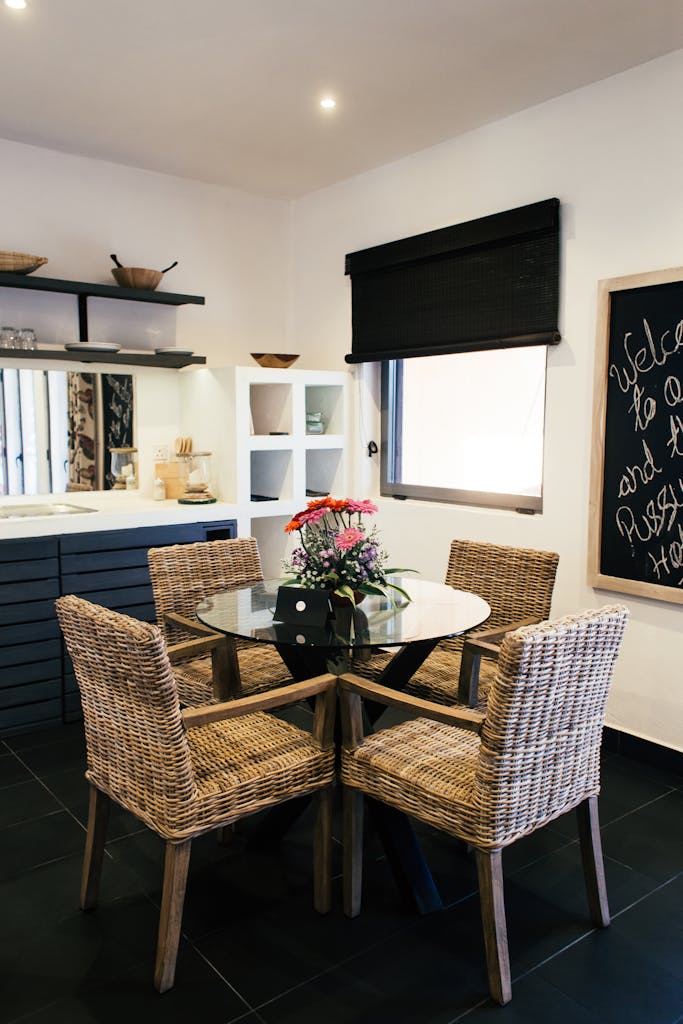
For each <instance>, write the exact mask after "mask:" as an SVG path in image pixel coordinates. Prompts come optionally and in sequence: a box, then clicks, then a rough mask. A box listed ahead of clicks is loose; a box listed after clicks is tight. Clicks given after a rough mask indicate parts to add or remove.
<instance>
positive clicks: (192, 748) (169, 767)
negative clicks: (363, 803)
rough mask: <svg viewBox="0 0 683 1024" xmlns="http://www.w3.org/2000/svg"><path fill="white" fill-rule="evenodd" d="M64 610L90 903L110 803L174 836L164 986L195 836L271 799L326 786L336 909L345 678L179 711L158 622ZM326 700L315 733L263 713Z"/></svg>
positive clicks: (318, 885)
mask: <svg viewBox="0 0 683 1024" xmlns="http://www.w3.org/2000/svg"><path fill="white" fill-rule="evenodd" d="M57 614H58V617H59V622H60V625H61V627H62V631H63V633H64V637H65V639H66V645H67V647H68V650H69V654H70V655H71V658H72V660H73V663H74V669H75V672H76V678H77V680H78V685H79V688H80V692H81V701H82V704H83V714H84V719H85V739H86V745H87V770H86V773H85V774H86V779H87V780H88V781H89V783H90V813H89V818H88V834H87V840H86V848H85V859H84V864H83V879H82V886H81V907H82V908H83V909H84V910H86V909H89V908H91V907H93V906H94V905H95V902H96V900H97V892H98V888H99V879H100V873H101V869H102V859H103V854H104V842H105V836H106V826H107V817H108V813H109V806H110V801H111V800H114V801H116V803H119V804H121V806H122V807H125V808H126V810H128V811H130V812H131V814H134V815H135V816H136V817H137V818H139V819H140V820H141V821H143V822H144V823H145V824H146V825H148V826H149V827H150V828H151V829H153V831H154V832H156V833H158V834H159V835H160V836H161V837H162V838H163V839H164V840H166V859H165V865H164V881H163V892H162V901H161V916H160V922H159V940H158V946H157V956H156V969H155V976H154V980H155V985H156V987H157V988H158V989H159V991H160V992H164V991H165V990H166V989H169V988H171V986H172V985H173V978H174V974H175V963H176V957H177V952H178V942H179V939H180V925H181V919H182V912H183V902H184V897H185V884H186V880H187V870H188V866H189V858H190V845H191V841H192V839H193V838H194V837H195V836H199V835H201V834H202V833H204V832H208V831H210V830H213V829H217V828H221V827H223V826H225V825H229V824H231V823H232V822H234V821H238V820H239V819H240V818H243V817H245V816H247V815H249V814H254V813H255V812H256V811H260V810H261V809H263V808H266V807H271V806H272V805H274V804H278V803H282V802H283V801H285V800H291V799H292V798H293V797H297V796H301V795H303V794H307V793H313V794H316V801H317V820H316V830H315V839H314V906H315V908H316V910H318V911H320V912H321V913H325V912H327V911H328V910H329V908H330V897H331V891H330V878H331V867H332V865H331V854H332V845H331V806H332V804H331V795H332V788H331V787H332V782H333V778H334V736H333V730H334V709H335V702H336V693H335V679H334V677H333V676H321V677H319V678H318V679H314V680H310V681H308V682H303V683H297V684H294V685H292V686H288V687H283V688H281V689H279V690H273V691H271V692H270V693H265V694H260V695H255V696H252V697H244V698H242V699H241V700H235V701H231V702H229V703H227V704H218V705H215V706H213V707H207V708H193V709H189V710H187V711H184V712H182V713H181V711H180V705H179V703H178V694H177V691H176V684H175V680H174V678H173V672H172V670H171V665H170V663H169V660H168V657H167V654H166V650H165V647H164V641H163V638H162V636H161V633H160V631H159V629H158V627H157V626H153V625H150V624H149V623H145V622H138V621H136V620H135V619H131V618H129V617H128V616H125V615H120V614H118V613H117V612H112V611H108V610H107V609H104V608H99V607H98V606H97V605H93V604H90V603H89V602H87V601H83V600H82V599H81V598H77V597H71V596H70V597H62V598H59V600H58V601H57ZM314 696H315V697H316V698H317V700H316V709H315V715H314V719H313V730H312V733H311V734H309V733H307V732H304V731H303V730H302V729H299V728H297V727H296V726H293V725H290V724H289V723H287V722H284V721H281V720H280V719H278V718H275V717H274V716H273V715H268V714H264V711H266V710H268V709H270V708H276V707H281V706H284V705H287V704H293V703H295V702H296V701H298V700H302V699H304V698H311V697H314Z"/></svg>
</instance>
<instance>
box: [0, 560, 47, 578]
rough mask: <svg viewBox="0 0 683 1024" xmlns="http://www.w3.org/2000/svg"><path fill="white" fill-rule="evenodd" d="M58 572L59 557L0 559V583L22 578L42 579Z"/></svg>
mask: <svg viewBox="0 0 683 1024" xmlns="http://www.w3.org/2000/svg"><path fill="white" fill-rule="evenodd" d="M58 573H59V559H57V558H34V559H31V560H30V561H24V560H23V559H22V561H17V562H6V563H3V562H2V561H0V584H5V583H11V584H15V583H19V582H21V581H23V580H44V579H46V578H47V577H50V576H54V577H56V576H57V575H58Z"/></svg>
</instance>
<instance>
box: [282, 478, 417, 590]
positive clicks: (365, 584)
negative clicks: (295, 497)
mask: <svg viewBox="0 0 683 1024" xmlns="http://www.w3.org/2000/svg"><path fill="white" fill-rule="evenodd" d="M376 511H377V506H376V505H375V504H374V503H373V502H372V501H369V500H368V499H367V498H366V499H364V500H363V501H354V500H353V499H350V498H329V497H328V498H316V499H315V500H314V501H309V503H308V505H307V506H306V508H305V509H304V510H303V511H302V512H297V514H296V515H295V516H294V518H293V519H292V520H291V521H290V522H289V523H287V525H286V526H285V532H286V533H292V532H293V531H295V530H297V531H298V532H299V536H300V538H301V539H300V544H299V546H298V547H296V548H295V549H294V550H293V551H292V554H291V556H290V558H289V559H288V560H286V561H285V562H284V563H283V568H284V570H285V572H286V573H288V574H290V575H291V577H292V579H291V581H289V582H291V583H298V584H299V585H300V586H302V587H306V589H308V590H325V589H327V590H329V591H331V593H332V594H336V595H337V597H341V598H347V599H348V600H349V601H350V602H351V604H353V605H355V604H357V603H358V601H360V600H362V597H363V595H365V594H379V595H383V596H384V597H388V598H389V600H390V601H393V594H394V593H398V594H401V595H402V596H403V597H405V598H406V599H407V600H408V601H409V600H410V597H409V596H408V594H407V593H406V592H405V590H403V588H402V587H399V586H398V585H397V584H396V583H391V582H389V581H388V580H387V576H388V575H390V574H391V573H394V572H410V571H412V570H407V569H389V568H387V567H386V561H387V555H386V553H385V552H384V550H383V548H382V546H381V544H380V541H379V538H378V535H377V527H376V526H373V527H371V528H370V530H369V531H368V529H367V527H366V525H365V520H366V517H368V516H371V515H374V513H375V512H376Z"/></svg>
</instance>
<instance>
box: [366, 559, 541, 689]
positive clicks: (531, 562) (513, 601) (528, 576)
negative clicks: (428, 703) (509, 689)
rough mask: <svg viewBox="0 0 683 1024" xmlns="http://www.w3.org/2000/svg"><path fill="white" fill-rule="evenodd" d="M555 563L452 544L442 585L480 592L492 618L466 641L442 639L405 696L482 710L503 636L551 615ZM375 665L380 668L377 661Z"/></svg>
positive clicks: (413, 679)
mask: <svg viewBox="0 0 683 1024" xmlns="http://www.w3.org/2000/svg"><path fill="white" fill-rule="evenodd" d="M558 561H559V555H557V554H555V553H554V552H551V551H536V550H534V549H532V548H515V547H507V546H505V545H502V544H486V543H482V542H479V541H472V540H454V541H453V542H452V543H451V551H450V557H449V560H448V568H447V570H446V579H445V582H446V583H448V584H449V585H450V586H451V587H454V588H456V589H457V590H469V591H472V592H473V593H475V594H479V596H480V597H483V598H484V600H485V601H487V602H488V603H489V604H490V606H491V616H490V618H489V619H488V620H487V622H486V625H485V626H484V628H483V629H480V630H477V631H476V633H473V634H472V635H471V636H469V637H456V638H455V639H453V640H442V641H441V643H440V644H439V645H438V646H437V647H436V648H435V650H434V651H433V652H432V654H430V656H429V657H428V658H427V660H426V661H425V663H424V664H423V665H422V666H421V668H419V669H418V671H417V672H416V673H415V675H414V676H413V677H412V679H411V680H410V682H409V683H408V685H407V686H406V692H407V693H412V694H413V695H414V696H416V697H423V698H424V699H425V700H432V701H436V703H437V704H448V705H452V704H456V703H460V704H466V705H468V706H469V707H477V706H478V705H479V707H480V708H483V707H484V706H485V704H486V696H487V693H488V689H489V687H490V685H491V682H492V680H493V677H494V675H495V670H496V660H497V658H498V654H499V651H500V641H501V640H502V638H503V636H504V635H505V633H506V632H509V631H510V630H512V629H516V628H518V627H520V626H523V625H528V624H530V623H533V622H541V621H542V620H543V619H547V618H548V616H549V615H550V603H551V600H552V596H553V587H554V585H555V575H556V573H557V564H558ZM376 667H377V668H378V669H379V668H381V666H380V664H379V663H378V665H377V666H376ZM374 668H375V666H374V665H373V669H374ZM360 672H361V675H363V676H365V675H368V674H369V673H368V672H367V671H365V670H364V669H360ZM370 675H371V676H374V675H375V672H374V671H373V672H372V673H370Z"/></svg>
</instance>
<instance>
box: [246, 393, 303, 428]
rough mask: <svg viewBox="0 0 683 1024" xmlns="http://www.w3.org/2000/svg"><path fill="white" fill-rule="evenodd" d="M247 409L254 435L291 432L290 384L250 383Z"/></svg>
mask: <svg viewBox="0 0 683 1024" xmlns="http://www.w3.org/2000/svg"><path fill="white" fill-rule="evenodd" d="M249 410H250V413H251V424H252V425H253V431H252V432H253V434H254V435H267V434H271V433H278V434H291V433H292V385H291V384H289V383H283V384H277V383H272V384H271V383H268V384H250V386H249Z"/></svg>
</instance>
